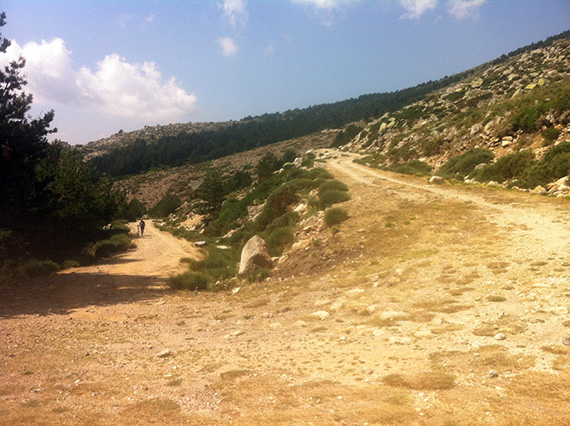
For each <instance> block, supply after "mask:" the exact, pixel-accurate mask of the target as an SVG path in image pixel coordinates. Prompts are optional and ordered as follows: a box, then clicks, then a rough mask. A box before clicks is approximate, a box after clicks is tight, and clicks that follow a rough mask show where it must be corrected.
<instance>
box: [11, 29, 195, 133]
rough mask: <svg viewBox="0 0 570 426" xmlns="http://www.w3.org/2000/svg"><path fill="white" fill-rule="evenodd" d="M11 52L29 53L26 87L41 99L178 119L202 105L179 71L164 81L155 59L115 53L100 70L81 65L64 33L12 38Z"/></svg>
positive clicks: (14, 56)
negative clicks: (135, 58) (22, 42)
mask: <svg viewBox="0 0 570 426" xmlns="http://www.w3.org/2000/svg"><path fill="white" fill-rule="evenodd" d="M6 53H7V55H5V56H7V58H6V59H8V60H14V59H17V58H18V57H19V56H20V55H21V56H23V57H24V58H25V59H26V67H25V68H24V70H25V73H26V79H27V81H28V86H27V89H26V91H28V92H30V93H32V94H33V95H34V100H35V101H37V102H40V103H45V104H49V105H52V104H54V103H56V104H61V105H68V106H76V107H77V106H78V107H81V108H83V109H85V110H90V111H95V112H97V113H103V114H110V115H114V116H120V117H131V118H137V119H144V120H151V119H152V120H153V122H156V121H165V120H176V119H179V118H182V117H184V116H185V115H187V114H189V113H193V112H195V111H196V102H197V98H196V96H195V95H194V94H192V93H188V92H187V91H186V90H185V89H184V88H182V87H181V86H180V84H179V83H178V82H177V81H176V79H175V78H174V77H172V78H170V79H168V80H166V81H164V80H163V78H162V74H161V72H160V70H159V69H158V67H157V65H156V64H155V63H154V62H145V63H143V64H142V65H141V64H131V63H129V62H127V61H126V60H125V58H122V57H121V56H119V55H117V54H112V55H108V56H106V57H105V58H104V59H103V60H101V61H99V62H98V63H97V67H96V69H95V70H91V69H90V68H88V67H81V68H79V69H76V68H75V67H74V65H73V62H72V60H71V56H72V52H71V51H70V50H68V49H67V48H66V46H65V42H64V41H63V40H62V39H60V38H56V39H54V40H52V41H50V42H46V41H42V42H41V43H40V44H38V43H35V42H30V43H27V44H25V45H24V46H22V47H21V46H19V45H18V43H16V42H15V41H12V45H11V46H10V47H9V49H8V51H7V52H6Z"/></svg>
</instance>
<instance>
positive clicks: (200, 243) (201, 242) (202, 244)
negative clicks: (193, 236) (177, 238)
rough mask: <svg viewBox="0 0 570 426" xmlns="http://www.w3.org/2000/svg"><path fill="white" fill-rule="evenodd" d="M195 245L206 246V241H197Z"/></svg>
mask: <svg viewBox="0 0 570 426" xmlns="http://www.w3.org/2000/svg"><path fill="white" fill-rule="evenodd" d="M194 245H195V246H196V247H204V246H205V245H206V241H196V242H195V243H194Z"/></svg>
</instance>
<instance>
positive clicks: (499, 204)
mask: <svg viewBox="0 0 570 426" xmlns="http://www.w3.org/2000/svg"><path fill="white" fill-rule="evenodd" d="M355 158H357V156H356V155H350V156H342V157H339V158H337V159H335V160H334V161H331V162H330V163H329V164H330V167H331V168H332V169H333V170H334V171H335V173H338V175H339V178H340V179H341V180H342V179H343V178H344V179H345V180H352V181H354V182H359V183H363V184H365V185H368V186H373V187H374V186H376V187H378V186H382V185H385V183H386V182H390V183H393V184H396V185H398V186H399V188H398V187H396V188H398V189H397V190H398V192H400V193H401V196H402V197H404V198H408V199H410V197H416V198H417V197H420V198H423V199H425V198H426V197H428V196H429V195H428V194H432V195H436V196H438V197H440V198H442V199H444V200H459V201H462V202H465V203H470V204H474V205H476V206H477V207H479V208H482V209H485V211H486V215H487V216H488V217H489V218H492V219H493V220H495V221H496V222H497V224H498V225H499V226H500V227H502V228H509V229H510V230H512V229H511V228H512V227H513V226H516V227H518V228H519V229H518V231H516V233H515V235H516V237H517V238H518V239H519V240H520V239H523V240H524V244H518V245H517V247H516V250H517V251H519V250H521V249H522V250H525V249H526V250H527V251H528V254H533V255H541V256H551V255H557V254H561V253H563V252H564V251H565V250H567V249H568V246H569V244H570V227H569V226H568V225H567V224H564V223H562V222H561V220H560V212H559V211H558V210H555V209H554V210H553V209H547V208H545V207H544V206H542V208H541V209H540V210H539V209H537V207H536V206H533V207H532V208H525V207H524V205H521V204H522V203H517V202H516V201H513V202H507V203H505V202H503V201H501V200H497V199H494V200H493V199H491V200H488V199H486V198H485V196H484V195H482V194H480V195H476V194H473V193H466V192H464V191H459V190H457V189H456V188H452V187H449V186H445V187H442V186H438V185H430V184H428V183H425V184H419V183H417V182H410V181H409V180H405V179H404V178H403V177H402V178H401V179H398V178H396V177H394V176H390V175H388V174H386V173H381V172H380V171H377V170H374V169H371V168H369V167H365V166H361V165H359V164H356V163H354V161H353V160H354V159H355ZM411 190H413V191H415V192H413V193H412V192H411ZM488 196H489V194H487V197H488ZM529 239H530V241H529Z"/></svg>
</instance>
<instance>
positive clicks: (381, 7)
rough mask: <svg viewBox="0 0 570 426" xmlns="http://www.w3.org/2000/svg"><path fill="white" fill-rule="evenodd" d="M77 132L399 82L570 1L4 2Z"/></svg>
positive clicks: (32, 65)
mask: <svg viewBox="0 0 570 426" xmlns="http://www.w3.org/2000/svg"><path fill="white" fill-rule="evenodd" d="M0 11H4V12H6V15H7V18H6V25H5V26H4V27H2V28H1V29H0V31H1V32H2V36H3V37H6V38H8V39H10V40H12V45H11V46H10V48H9V49H8V51H7V52H6V53H5V54H0V65H3V64H5V63H6V62H7V61H9V60H14V59H16V58H18V57H19V56H20V55H22V56H23V57H24V58H25V59H26V67H25V77H26V79H27V81H28V84H27V86H26V92H27V93H31V94H32V95H33V96H34V103H33V108H32V109H31V111H30V115H31V116H32V117H37V116H39V115H41V114H42V113H45V112H47V111H49V110H51V109H53V110H55V120H54V122H53V126H55V127H57V128H58V132H57V133H56V134H54V135H52V139H53V138H58V139H61V140H64V141H66V142H69V143H71V144H84V143H87V142H89V141H93V140H97V139H100V138H103V137H108V136H110V135H112V134H114V133H116V132H118V131H119V130H124V131H131V130H137V129H141V128H143V127H144V126H145V125H149V126H153V125H157V124H162V125H164V124H169V123H181V122H184V123H185V122H189V121H192V122H209V121H228V120H240V119H241V118H244V117H246V116H250V115H251V116H255V115H261V114H264V113H274V112H284V111H287V110H290V109H295V108H306V107H308V106H311V105H319V104H323V103H331V102H337V101H341V100H345V99H349V98H356V97H358V96H360V95H364V94H368V93H380V92H392V91H395V90H399V89H404V88H407V87H411V86H415V85H416V84H419V83H423V82H426V81H429V80H437V79H439V78H442V77H444V76H446V75H452V74H454V73H457V72H461V71H465V70H467V69H470V68H472V67H475V66H477V65H480V64H482V63H485V62H487V61H490V60H493V59H495V58H497V57H499V56H501V55H502V54H506V53H509V52H511V51H513V50H515V49H517V48H519V47H522V46H525V45H528V44H530V43H532V42H537V41H540V40H544V39H545V38H547V37H550V36H552V35H556V34H559V33H561V32H563V31H566V30H568V29H570V0H68V1H66V0H49V1H48V0H2V2H1V3H0Z"/></svg>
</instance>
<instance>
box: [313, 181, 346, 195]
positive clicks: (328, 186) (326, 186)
mask: <svg viewBox="0 0 570 426" xmlns="http://www.w3.org/2000/svg"><path fill="white" fill-rule="evenodd" d="M330 190H332V191H345V192H346V191H348V186H346V184H345V183H343V182H341V181H340V180H336V179H335V180H330V181H326V182H324V183H323V184H321V185H320V186H319V195H321V194H322V193H323V192H326V191H330Z"/></svg>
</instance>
